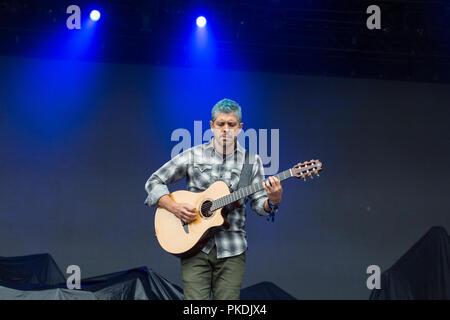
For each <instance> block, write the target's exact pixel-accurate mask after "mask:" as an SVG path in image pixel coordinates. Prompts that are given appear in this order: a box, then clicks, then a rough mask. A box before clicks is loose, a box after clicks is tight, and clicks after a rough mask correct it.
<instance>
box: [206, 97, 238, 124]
mask: <svg viewBox="0 0 450 320" xmlns="http://www.w3.org/2000/svg"><path fill="white" fill-rule="evenodd" d="M222 112H223V113H231V112H234V113H235V114H236V116H237V118H238V121H239V122H241V118H242V112H241V107H240V106H239V105H238V103H237V102H236V101H233V100H230V99H223V100H220V101H219V102H217V103H216V104H215V105H214V107H213V109H212V111H211V119H212V122H214V121H215V120H216V115H217V114H218V113H222Z"/></svg>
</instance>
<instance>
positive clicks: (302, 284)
mask: <svg viewBox="0 0 450 320" xmlns="http://www.w3.org/2000/svg"><path fill="white" fill-rule="evenodd" d="M225 97H228V98H231V99H234V100H237V101H238V102H239V103H240V104H241V106H242V108H243V122H244V128H254V129H256V130H258V129H279V130H280V170H281V169H282V170H284V169H287V168H289V167H291V166H293V165H294V164H295V163H297V162H300V161H305V160H310V159H316V158H318V159H320V160H321V161H322V162H323V164H324V170H323V172H322V174H321V177H320V178H318V179H314V180H308V181H307V182H306V183H305V182H303V180H296V179H295V180H294V179H290V180H287V181H286V182H285V183H284V184H283V186H284V194H283V203H282V206H281V208H280V212H279V215H278V217H277V218H276V220H275V223H273V224H272V223H269V222H267V221H266V219H265V218H263V217H260V216H258V215H257V214H256V213H254V212H252V211H248V212H247V224H246V226H247V238H248V242H249V251H248V256H247V265H246V272H245V278H244V283H243V287H246V286H250V285H253V284H255V283H258V282H261V281H271V282H274V283H275V284H277V285H278V286H280V287H281V288H283V289H284V290H286V291H287V292H288V293H290V294H292V295H294V296H296V297H297V298H299V299H367V298H368V297H369V295H370V291H369V290H368V289H367V287H366V279H367V277H368V274H366V269H367V267H368V266H369V265H374V264H375V265H379V266H380V268H381V270H382V271H383V270H386V269H387V268H389V267H390V266H391V265H392V264H393V263H394V262H395V261H396V260H397V259H398V258H399V257H400V256H401V255H402V254H403V253H404V252H405V251H406V250H407V249H409V248H410V247H411V246H412V245H413V244H414V243H415V242H416V241H417V240H418V239H419V238H420V237H421V236H422V235H424V234H425V232H426V231H427V230H428V229H429V228H430V227H432V226H434V225H441V226H443V227H445V228H446V229H447V231H449V230H450V219H449V214H450V211H449V202H448V198H449V195H448V181H449V178H450V177H449V169H448V164H449V162H450V156H449V130H448V129H449V128H448V123H449V113H450V112H449V111H448V109H449V105H450V86H449V85H443V84H429V83H414V82H394V81H385V80H360V79H351V78H332V77H309V76H294V75H285V74H271V73H247V72H237V71H224V70H222V71H217V70H216V71H211V70H200V69H183V68H170V67H150V66H140V65H125V64H123V65H118V64H106V63H91V62H79V61H71V60H41V59H28V58H12V57H0V152H1V156H0V256H19V255H27V254H35V253H44V252H48V253H50V254H51V255H52V256H53V257H54V259H55V260H56V262H57V263H58V265H59V266H61V268H62V269H63V271H65V269H66V268H67V266H68V265H72V264H76V265H79V266H80V267H81V271H82V277H83V278H85V277H91V276H96V275H100V274H105V273H110V272H114V271H119V270H124V269H128V268H133V267H137V266H143V265H146V266H148V267H150V268H152V269H153V270H155V271H156V272H159V273H160V274H162V275H163V276H164V277H166V278H167V279H169V280H171V281H172V282H174V283H176V284H178V285H181V284H182V282H181V269H180V264H179V260H178V259H177V258H175V257H173V256H171V255H169V254H167V253H165V252H164V251H163V250H162V249H160V247H159V245H158V243H157V241H156V238H155V236H154V231H153V218H154V209H152V208H149V207H146V206H144V200H145V197H146V192H145V190H144V184H145V182H146V180H147V178H148V177H149V176H150V174H151V173H152V172H153V171H154V170H156V169H157V168H158V167H159V166H161V165H162V164H163V163H164V162H166V161H167V160H169V158H170V152H171V149H172V147H173V146H175V145H176V144H177V142H174V141H171V134H172V132H173V131H174V130H175V129H177V128H185V129H187V130H189V131H190V132H192V133H193V131H194V121H196V120H197V121H202V123H203V130H206V129H207V128H208V121H209V119H210V111H211V108H212V106H213V105H214V103H216V102H217V101H218V100H220V99H222V98H225ZM183 186H184V182H179V183H177V184H176V185H175V186H173V187H172V188H171V190H176V189H178V188H182V187H183Z"/></svg>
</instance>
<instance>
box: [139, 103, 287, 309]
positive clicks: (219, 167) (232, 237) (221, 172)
mask: <svg viewBox="0 0 450 320" xmlns="http://www.w3.org/2000/svg"><path fill="white" fill-rule="evenodd" d="M210 125H211V130H212V131H213V133H214V137H213V138H212V139H211V140H210V141H209V142H207V143H204V144H202V145H198V146H194V147H193V148H190V149H188V150H186V151H184V152H182V153H180V154H178V155H177V156H176V157H174V158H173V159H171V160H170V161H168V162H167V163H166V164H164V165H163V166H162V167H161V168H159V169H158V170H157V171H156V172H154V173H153V174H152V175H151V176H150V178H149V179H148V180H147V182H146V184H145V189H146V191H147V193H148V197H147V199H146V201H145V203H146V204H147V205H149V206H154V205H158V206H159V207H161V208H163V209H166V210H167V211H170V212H171V213H173V214H174V215H175V216H176V217H178V218H179V219H180V220H181V221H183V222H184V223H185V224H189V223H191V222H193V221H194V220H195V219H196V218H197V213H196V208H195V207H194V206H193V205H192V204H189V203H178V202H175V201H174V200H173V199H172V197H171V196H170V195H169V194H170V193H169V190H168V188H167V186H168V185H170V184H171V183H173V182H175V181H178V180H180V179H182V178H184V177H186V178H187V187H188V191H192V192H201V191H204V190H206V189H207V188H208V187H209V186H210V185H211V184H212V183H214V182H216V181H219V180H221V181H224V182H225V183H226V184H227V185H228V187H229V188H230V191H235V190H237V188H238V184H239V180H240V175H241V171H242V168H243V164H244V160H245V154H246V150H245V149H244V148H243V147H242V146H241V145H240V144H239V143H238V142H237V136H238V134H239V132H240V131H241V129H242V127H243V123H242V122H241V107H240V106H239V105H238V104H237V103H236V102H235V101H232V100H230V99H223V100H221V101H219V102H218V103H217V104H216V105H215V106H214V107H213V109H212V112H211V121H210ZM250 158H251V160H252V162H253V166H252V172H251V175H250V182H249V183H250V184H255V183H261V182H263V188H264V190H260V191H258V192H256V193H253V194H251V195H249V196H248V197H246V198H245V199H244V201H241V202H240V203H239V205H236V206H234V207H232V208H230V209H229V210H228V213H227V218H228V222H229V227H228V228H224V227H223V228H221V229H220V230H219V231H218V232H216V233H214V235H213V236H212V237H211V238H210V239H209V241H208V242H207V243H206V244H205V245H204V246H203V247H202V249H201V251H200V252H198V253H196V254H195V255H193V256H190V257H182V258H181V269H182V278H183V290H184V299H186V300H206V299H210V296H211V292H212V295H213V298H214V299H217V300H236V299H239V294H240V290H241V284H242V280H243V276H244V265H245V255H246V250H247V239H246V233H245V205H246V202H247V199H248V198H250V200H251V208H252V209H253V210H254V211H255V212H256V213H257V214H259V215H261V216H268V215H269V214H274V213H275V212H276V211H277V210H278V205H279V204H280V202H281V197H282V193H283V189H282V187H281V182H280V180H279V179H278V178H277V177H269V178H268V179H267V180H265V175H264V168H263V164H262V161H261V158H260V157H259V156H258V155H250ZM264 180H265V181H264Z"/></svg>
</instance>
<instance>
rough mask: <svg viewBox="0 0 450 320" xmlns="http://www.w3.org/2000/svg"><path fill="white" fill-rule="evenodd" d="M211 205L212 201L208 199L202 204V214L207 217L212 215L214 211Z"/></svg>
mask: <svg viewBox="0 0 450 320" xmlns="http://www.w3.org/2000/svg"><path fill="white" fill-rule="evenodd" d="M211 206H212V201H209V200H206V201H205V202H203V203H202V206H201V208H200V212H201V213H202V216H204V217H205V218H209V217H211V216H212V214H213V212H211V210H210V209H211Z"/></svg>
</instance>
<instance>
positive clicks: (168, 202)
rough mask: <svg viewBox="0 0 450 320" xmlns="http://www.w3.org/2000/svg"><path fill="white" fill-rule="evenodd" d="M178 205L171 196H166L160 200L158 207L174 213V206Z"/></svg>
mask: <svg viewBox="0 0 450 320" xmlns="http://www.w3.org/2000/svg"><path fill="white" fill-rule="evenodd" d="M175 205H176V202H175V201H173V200H172V198H171V197H170V195H168V194H165V195H163V196H162V197H161V198H159V200H158V206H160V207H161V208H164V209H166V210H169V211H170V212H173V209H174V206H175Z"/></svg>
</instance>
